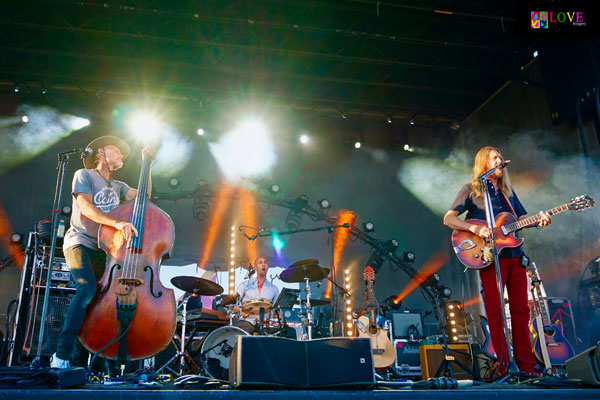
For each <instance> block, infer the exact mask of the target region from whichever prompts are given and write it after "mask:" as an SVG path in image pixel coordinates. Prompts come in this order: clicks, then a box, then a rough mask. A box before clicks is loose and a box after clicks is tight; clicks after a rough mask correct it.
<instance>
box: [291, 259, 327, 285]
mask: <svg viewBox="0 0 600 400" xmlns="http://www.w3.org/2000/svg"><path fill="white" fill-rule="evenodd" d="M314 261H316V260H314ZM296 264H297V263H296ZM328 274H329V268H323V267H321V266H320V265H318V264H304V265H297V266H295V264H292V265H290V266H289V267H288V268H287V269H285V270H284V271H282V272H281V274H279V278H281V280H282V281H284V282H286V283H298V282H305V281H306V279H308V281H309V282H314V281H320V280H321V279H323V278H325V277H326V276H327V275H328Z"/></svg>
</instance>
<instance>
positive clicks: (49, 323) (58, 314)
mask: <svg viewBox="0 0 600 400" xmlns="http://www.w3.org/2000/svg"><path fill="white" fill-rule="evenodd" d="M50 293H51V294H50V296H48V311H47V313H46V328H45V329H44V342H43V344H42V351H41V353H40V354H41V355H43V356H50V355H52V354H54V352H55V351H56V346H57V345H58V335H59V334H60V331H61V329H62V327H63V324H64V322H65V318H66V316H67V308H68V307H69V304H70V303H71V299H72V298H73V296H74V295H73V294H70V293H69V294H66V293H58V294H52V292H50ZM36 297H37V301H32V305H34V306H36V310H35V313H34V315H33V318H34V320H33V324H32V325H33V334H32V335H31V336H30V343H31V350H30V352H31V353H34V354H37V351H38V341H39V336H40V324H41V321H42V312H43V303H44V293H43V292H42V293H39V294H38V295H37V296H36Z"/></svg>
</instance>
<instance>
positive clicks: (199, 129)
mask: <svg viewBox="0 0 600 400" xmlns="http://www.w3.org/2000/svg"><path fill="white" fill-rule="evenodd" d="M196 133H197V134H198V136H204V129H202V128H198V130H197V131H196Z"/></svg>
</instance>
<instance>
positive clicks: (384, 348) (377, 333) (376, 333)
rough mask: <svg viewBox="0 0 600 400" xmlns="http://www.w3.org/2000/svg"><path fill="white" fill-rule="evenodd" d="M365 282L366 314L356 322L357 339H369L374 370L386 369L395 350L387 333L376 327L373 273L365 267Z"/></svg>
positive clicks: (385, 330)
mask: <svg viewBox="0 0 600 400" xmlns="http://www.w3.org/2000/svg"><path fill="white" fill-rule="evenodd" d="M364 276H365V281H366V282H367V313H368V315H363V316H362V317H360V318H359V319H358V321H357V331H358V336H359V337H368V338H370V339H371V350H372V352H373V365H374V366H375V368H378V369H380V368H388V367H389V366H390V365H392V364H393V363H394V361H395V360H396V350H395V349H394V344H393V343H392V341H391V340H390V336H389V332H388V330H387V329H383V328H381V327H380V326H378V325H377V320H376V317H375V314H376V311H375V310H376V308H377V302H376V300H375V292H374V291H373V284H374V282H375V271H374V270H373V268H372V267H370V266H366V267H365V271H364Z"/></svg>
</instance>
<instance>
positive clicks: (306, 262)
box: [288, 258, 319, 268]
mask: <svg viewBox="0 0 600 400" xmlns="http://www.w3.org/2000/svg"><path fill="white" fill-rule="evenodd" d="M313 264H314V265H319V260H317V259H316V258H307V259H305V260H299V261H296V262H295V263H293V264H292V265H290V266H289V267H288V268H291V267H301V266H303V265H313Z"/></svg>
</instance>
